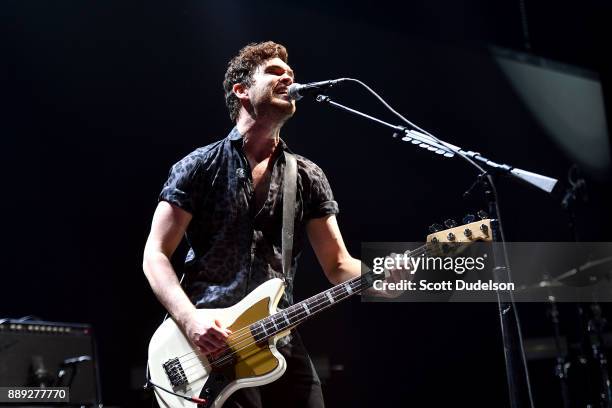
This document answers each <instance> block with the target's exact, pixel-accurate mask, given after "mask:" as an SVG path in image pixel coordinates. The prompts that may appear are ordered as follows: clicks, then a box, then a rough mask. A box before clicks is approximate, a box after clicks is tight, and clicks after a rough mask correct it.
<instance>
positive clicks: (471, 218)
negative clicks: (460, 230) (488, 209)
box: [462, 214, 476, 224]
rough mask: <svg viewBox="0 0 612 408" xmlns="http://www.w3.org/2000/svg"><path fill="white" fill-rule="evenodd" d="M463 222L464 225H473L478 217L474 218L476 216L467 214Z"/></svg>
mask: <svg viewBox="0 0 612 408" xmlns="http://www.w3.org/2000/svg"><path fill="white" fill-rule="evenodd" d="M462 221H463V223H464V224H469V223H472V222H474V221H476V216H474V214H466V216H465V217H463V220H462Z"/></svg>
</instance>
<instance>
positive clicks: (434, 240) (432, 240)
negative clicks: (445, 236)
mask: <svg viewBox="0 0 612 408" xmlns="http://www.w3.org/2000/svg"><path fill="white" fill-rule="evenodd" d="M431 242H433V243H434V244H437V243H438V242H440V241H439V240H438V238H436V237H433V238H432V239H431Z"/></svg>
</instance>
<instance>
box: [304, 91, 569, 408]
mask: <svg viewBox="0 0 612 408" xmlns="http://www.w3.org/2000/svg"><path fill="white" fill-rule="evenodd" d="M316 101H317V102H320V103H323V102H324V103H327V104H329V105H331V106H333V107H335V108H338V109H341V110H344V111H346V112H350V113H352V114H354V115H357V116H361V117H363V118H366V119H369V120H371V121H374V122H376V123H378V124H381V125H383V126H386V127H389V128H391V129H393V130H395V133H394V134H393V137H396V138H397V137H399V136H400V135H403V137H402V138H401V140H403V141H406V142H411V143H412V144H414V145H418V146H419V147H421V148H425V149H427V150H429V151H431V152H434V153H436V154H439V155H443V156H444V157H453V156H455V155H458V156H459V157H460V158H462V159H464V160H466V161H468V162H469V163H470V164H472V165H473V166H475V167H476V168H477V169H478V171H479V175H478V180H477V181H476V183H475V184H481V185H482V186H483V187H484V190H485V197H486V199H487V203H488V208H489V215H490V217H491V218H492V221H491V229H492V231H491V233H492V237H493V240H494V241H497V242H500V243H501V245H493V258H494V267H493V277H494V279H495V280H496V281H497V282H504V283H511V282H512V277H511V273H510V267H509V265H508V263H509V262H508V254H507V251H506V247H505V241H504V236H503V230H502V225H501V221H500V217H499V204H498V199H497V193H496V189H495V184H494V183H493V176H492V175H491V173H489V172H487V171H485V170H484V169H483V168H482V167H481V166H480V165H479V164H477V163H476V161H478V162H479V163H481V164H484V165H486V166H487V167H488V168H489V169H490V171H491V172H493V173H497V174H506V175H510V176H513V177H514V178H517V179H519V180H521V181H523V182H525V183H527V184H530V185H532V186H535V187H537V188H539V189H541V190H543V191H545V192H547V193H550V192H552V190H553V188H554V186H555V184H556V183H557V180H556V179H553V178H550V177H546V176H542V175H540V174H537V173H532V172H529V171H525V170H521V169H518V168H515V167H512V166H509V165H507V164H498V163H496V162H494V161H492V160H489V159H487V158H486V157H484V156H482V155H481V154H480V153H477V152H473V151H471V150H468V151H466V150H463V149H461V148H460V147H458V146H455V145H452V144H450V143H447V142H444V141H442V140H440V139H438V138H436V137H433V136H432V135H430V134H425V133H421V132H417V131H415V130H408V129H407V128H406V127H404V126H397V125H393V124H390V123H388V122H385V121H383V120H380V119H378V118H375V117H373V116H370V115H367V114H365V113H362V112H360V111H358V110H355V109H352V108H350V107H348V106H345V105H342V104H339V103H337V102H335V101H333V100H332V99H331V98H330V97H329V96H327V95H318V96H317V97H316ZM497 304H498V311H499V319H500V325H501V333H502V342H503V348H504V357H505V362H506V376H507V380H508V391H509V396H510V405H511V407H512V408H521V407H531V408H533V406H534V404H533V396H532V393H531V385H530V382H529V373H528V370H527V360H526V358H525V350H524V346H523V339H522V333H521V328H520V323H519V318H518V312H517V310H516V305H515V302H514V297H513V295H512V292H511V291H509V290H506V291H502V290H498V291H497Z"/></svg>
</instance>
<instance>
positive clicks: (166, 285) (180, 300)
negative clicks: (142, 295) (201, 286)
mask: <svg viewBox="0 0 612 408" xmlns="http://www.w3.org/2000/svg"><path fill="white" fill-rule="evenodd" d="M143 270H144V273H145V275H146V277H147V280H148V281H149V284H150V285H151V289H153V293H155V296H157V299H158V300H159V301H160V302H161V304H162V305H163V306H164V307H165V308H166V310H167V311H168V312H169V313H170V314H171V315H172V317H173V318H174V320H175V321H176V322H177V323H178V324H179V325H180V326H184V324H185V322H186V321H187V320H188V319H190V317H191V316H192V315H193V313H194V311H195V306H194V305H193V304H192V303H191V301H190V300H189V298H188V297H187V295H186V294H185V291H184V290H183V288H182V287H181V285H180V283H179V281H178V278H177V277H176V273H175V271H174V268H172V264H171V263H170V260H169V259H168V257H167V256H166V255H164V254H163V253H161V252H153V253H145V257H144V261H143Z"/></svg>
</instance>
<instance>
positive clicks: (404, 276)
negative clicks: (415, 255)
mask: <svg viewBox="0 0 612 408" xmlns="http://www.w3.org/2000/svg"><path fill="white" fill-rule="evenodd" d="M397 255H398V254H395V253H391V254H389V256H387V258H391V259H395V258H396V257H397ZM400 266H401V268H389V269H385V270H384V272H383V274H384V277H385V279H384V281H385V283H399V282H401V281H404V280H405V281H412V280H413V279H414V273H413V270H414V264H413V263H412V258H409V261H408V262H407V265H404V263H403V262H402V264H401V265H400ZM371 293H372V294H377V295H378V296H381V297H385V298H396V297H398V296H400V295H401V294H402V293H404V291H401V290H378V291H372V292H371Z"/></svg>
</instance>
